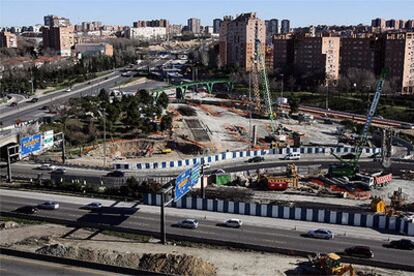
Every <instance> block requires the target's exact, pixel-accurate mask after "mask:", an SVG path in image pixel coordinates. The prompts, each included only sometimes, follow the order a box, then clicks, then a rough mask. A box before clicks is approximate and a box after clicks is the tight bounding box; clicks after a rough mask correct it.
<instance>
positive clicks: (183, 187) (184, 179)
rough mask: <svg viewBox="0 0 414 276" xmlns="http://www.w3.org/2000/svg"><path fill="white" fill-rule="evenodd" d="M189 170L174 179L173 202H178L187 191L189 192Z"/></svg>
mask: <svg viewBox="0 0 414 276" xmlns="http://www.w3.org/2000/svg"><path fill="white" fill-rule="evenodd" d="M190 177H191V169H187V170H185V171H183V172H182V173H181V174H180V175H179V176H177V178H176V179H175V194H174V201H178V200H179V199H180V198H182V197H183V196H184V195H185V194H186V193H188V191H189V190H190V188H191V187H192V186H191V180H190Z"/></svg>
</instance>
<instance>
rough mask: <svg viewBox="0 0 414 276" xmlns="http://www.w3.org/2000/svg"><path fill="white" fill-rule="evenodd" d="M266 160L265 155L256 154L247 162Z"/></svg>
mask: <svg viewBox="0 0 414 276" xmlns="http://www.w3.org/2000/svg"><path fill="white" fill-rule="evenodd" d="M264 160H265V159H264V157H261V156H256V157H253V158H250V159H249V160H247V162H249V163H259V162H262V161H264Z"/></svg>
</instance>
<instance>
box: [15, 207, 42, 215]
mask: <svg viewBox="0 0 414 276" xmlns="http://www.w3.org/2000/svg"><path fill="white" fill-rule="evenodd" d="M37 211H38V210H37V208H36V207H33V206H23V207H20V208H17V209H16V210H15V212H17V213H22V214H27V215H34V214H36V213H37Z"/></svg>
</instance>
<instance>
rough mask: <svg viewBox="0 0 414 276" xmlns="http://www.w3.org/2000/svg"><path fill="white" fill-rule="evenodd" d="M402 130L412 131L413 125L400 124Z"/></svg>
mask: <svg viewBox="0 0 414 276" xmlns="http://www.w3.org/2000/svg"><path fill="white" fill-rule="evenodd" d="M401 128H402V129H414V124H408V123H403V124H401Z"/></svg>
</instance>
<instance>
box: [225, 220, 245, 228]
mask: <svg viewBox="0 0 414 276" xmlns="http://www.w3.org/2000/svg"><path fill="white" fill-rule="evenodd" d="M242 224H243V223H242V221H241V219H228V220H226V221H225V222H224V226H226V227H232V228H240V227H241V226H242Z"/></svg>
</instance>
